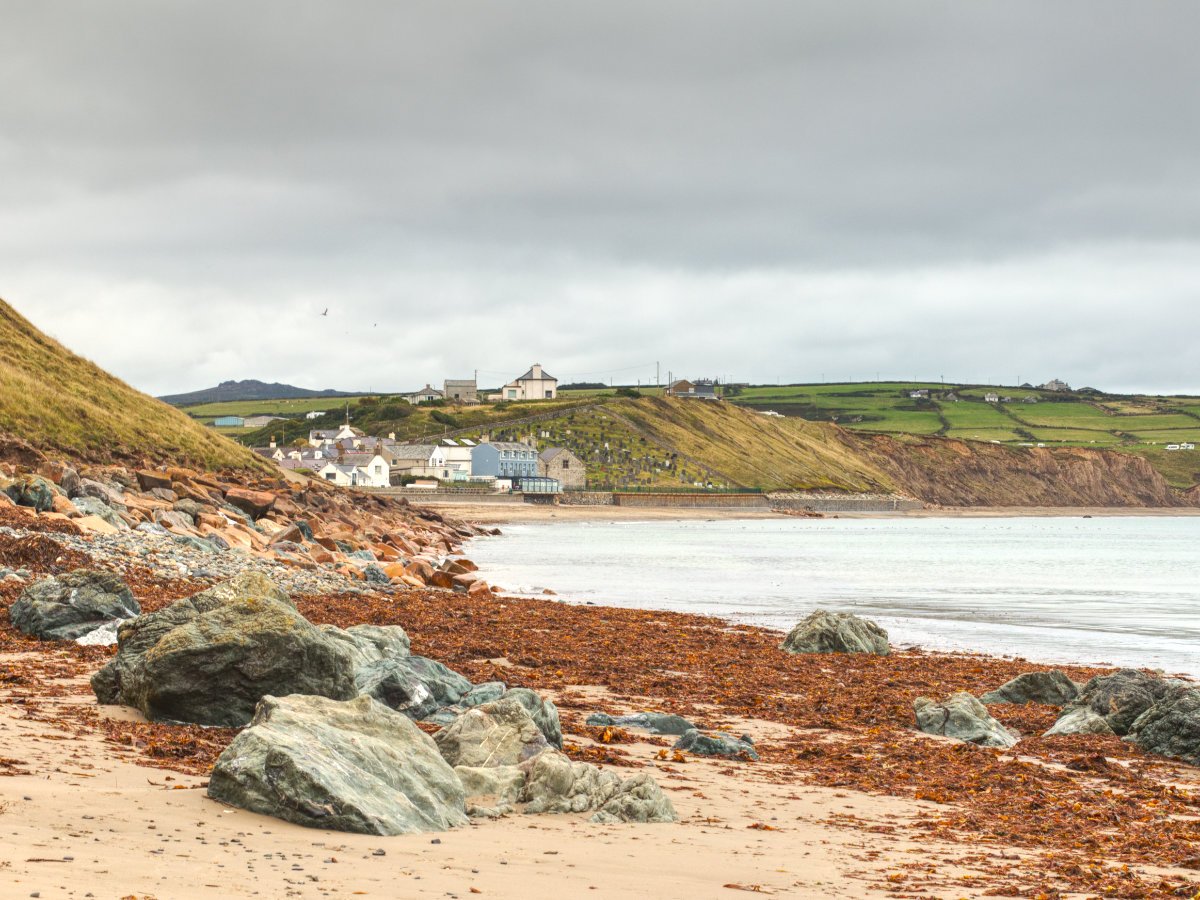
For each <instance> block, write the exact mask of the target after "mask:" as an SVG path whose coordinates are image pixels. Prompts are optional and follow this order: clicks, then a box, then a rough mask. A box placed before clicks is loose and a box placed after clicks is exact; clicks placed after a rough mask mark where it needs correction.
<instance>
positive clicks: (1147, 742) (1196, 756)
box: [1125, 686, 1200, 766]
mask: <svg viewBox="0 0 1200 900" xmlns="http://www.w3.org/2000/svg"><path fill="white" fill-rule="evenodd" d="M1125 740H1127V741H1131V742H1132V743H1135V744H1137V745H1138V746H1139V747H1141V748H1142V749H1143V750H1147V751H1149V752H1150V753H1157V754H1158V755H1159V756H1170V757H1173V758H1174V759H1181V760H1183V761H1184V762H1186V763H1191V764H1192V765H1193V766H1200V688H1196V687H1191V686H1186V687H1185V686H1177V687H1174V688H1173V689H1172V690H1171V692H1170V693H1169V694H1168V695H1167V696H1166V697H1164V698H1163V699H1162V700H1159V701H1158V702H1157V703H1155V704H1154V705H1153V706H1152V707H1150V708H1149V709H1148V710H1146V711H1145V712H1144V713H1142V714H1141V715H1140V716H1138V718H1137V720H1136V721H1135V722H1134V723H1133V725H1132V726H1131V727H1130V729H1129V736H1128V737H1127V738H1125Z"/></svg>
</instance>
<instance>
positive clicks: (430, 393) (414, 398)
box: [404, 384, 446, 406]
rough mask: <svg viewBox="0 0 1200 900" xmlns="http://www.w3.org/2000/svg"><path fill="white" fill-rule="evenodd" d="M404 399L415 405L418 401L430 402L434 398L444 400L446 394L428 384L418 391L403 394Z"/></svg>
mask: <svg viewBox="0 0 1200 900" xmlns="http://www.w3.org/2000/svg"><path fill="white" fill-rule="evenodd" d="M404 399H405V400H407V401H408V402H409V403H411V404H413V405H414V406H416V405H417V404H418V403H431V402H432V401H434V400H445V399H446V395H445V394H443V393H442V392H441V391H439V390H438V389H437V388H435V387H433V386H432V385H430V384H426V385H425V387H423V388H421V389H420V390H419V391H413V393H411V394H405V395H404Z"/></svg>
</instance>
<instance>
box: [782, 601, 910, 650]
mask: <svg viewBox="0 0 1200 900" xmlns="http://www.w3.org/2000/svg"><path fill="white" fill-rule="evenodd" d="M780 649H781V650H784V651H786V652H787V653H873V654H875V655H877V656H887V655H888V653H889V648H888V635H887V632H886V631H884V630H883V629H882V628H880V627H879V626H878V625H876V624H875V623H874V622H872V621H870V620H869V619H862V618H859V617H858V616H854V615H851V614H850V613H834V612H829V611H827V610H824V609H818V610H816V611H815V612H813V613H811V614H810V615H809V616H808V618H806V619H805V620H804V621H802V622H800V624H798V625H797V626H796V627H795V628H793V629H792V630H791V631H790V632H789V633H788V636H787V637H786V638H784V640H783V643H782V644H781V645H780Z"/></svg>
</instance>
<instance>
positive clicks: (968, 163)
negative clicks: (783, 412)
mask: <svg viewBox="0 0 1200 900" xmlns="http://www.w3.org/2000/svg"><path fill="white" fill-rule="evenodd" d="M11 6H12V9H9V10H6V27H5V29H4V30H3V31H2V32H0V83H3V84H5V85H6V86H7V87H6V89H5V90H3V91H2V92H0V169H2V170H3V171H4V172H5V173H6V177H4V178H3V179H2V180H0V266H2V267H3V270H4V271H6V272H7V273H8V278H7V283H4V284H2V285H0V292H2V293H3V295H4V296H6V297H7V299H9V300H10V301H12V302H14V303H15V304H16V305H17V306H18V307H19V308H21V309H23V310H24V311H26V312H27V313H29V314H30V315H31V316H32V317H33V318H34V319H35V320H36V321H38V322H39V324H43V325H47V326H48V327H50V328H51V330H54V331H55V332H56V333H58V334H59V336H60V337H62V338H63V339H64V340H67V341H68V342H69V343H71V344H72V345H73V346H75V347H77V348H78V349H80V350H81V351H83V352H85V353H87V354H88V355H90V356H93V357H94V358H96V359H97V361H99V362H101V363H102V364H105V365H108V366H110V367H111V368H113V369H114V370H116V371H117V372H118V373H119V374H122V375H123V376H124V377H126V378H129V379H130V380H132V381H134V382H135V383H136V384H138V385H139V386H141V387H144V388H146V389H148V390H152V391H156V392H162V391H167V390H177V389H188V388H193V387H197V386H199V385H200V384H204V383H207V382H210V381H213V380H219V379H224V378H229V377H262V378H268V379H271V380H274V379H280V380H294V381H298V382H300V383H303V384H306V385H315V384H320V385H331V386H338V387H350V388H358V387H367V386H373V387H376V388H382V389H401V388H410V387H413V386H419V384H421V383H423V382H424V381H425V380H427V379H429V380H436V379H438V378H439V377H442V376H445V375H451V374H454V373H461V372H463V371H470V370H471V369H474V368H476V367H479V368H483V369H485V370H497V371H507V370H508V369H510V368H511V369H514V371H513V372H512V374H514V375H515V374H517V370H520V369H522V368H523V367H524V366H525V365H527V364H528V362H530V361H531V359H532V358H538V359H540V360H541V361H542V362H543V363H545V364H546V365H547V367H548V368H550V369H551V371H555V370H556V369H557V370H559V371H561V372H566V373H573V372H580V373H583V372H588V373H592V372H596V371H606V370H607V371H614V370H622V369H626V368H627V367H629V366H632V365H642V364H644V363H646V362H648V361H652V360H656V359H662V360H663V362H664V364H670V365H671V366H672V367H673V368H674V369H675V370H676V371H695V372H701V371H707V372H710V373H711V374H730V375H737V376H740V377H744V378H752V379H756V380H757V379H762V380H774V379H775V378H776V377H777V376H778V377H783V378H785V379H788V380H792V379H794V380H805V379H810V378H816V377H819V375H820V373H821V372H822V371H824V372H826V373H827V374H830V375H831V377H833V373H835V372H840V373H841V375H840V376H838V377H845V376H846V375H857V376H858V377H873V376H874V373H875V371H876V370H879V371H881V372H882V374H884V375H888V374H892V375H898V376H901V375H907V374H912V375H919V376H922V377H930V376H931V375H933V374H940V373H943V372H944V373H945V374H947V376H948V377H952V376H951V371H953V370H958V371H959V372H961V373H962V374H960V375H959V376H957V377H964V378H966V377H981V378H983V377H989V375H993V374H994V375H995V376H997V377H998V376H1000V375H1002V374H1004V371H1003V370H1005V369H1006V368H1008V369H1013V368H1017V366H1016V365H1013V364H1014V363H1019V364H1020V369H1021V371H1022V373H1027V374H1028V375H1029V376H1030V377H1037V378H1039V379H1040V378H1046V377H1050V376H1051V375H1053V374H1057V375H1060V376H1062V377H1067V378H1069V379H1070V380H1072V381H1088V382H1092V383H1097V384H1099V385H1100V386H1103V387H1111V388H1146V389H1170V388H1176V389H1189V390H1200V384H1197V383H1196V378H1195V376H1194V375H1193V374H1192V371H1193V367H1191V366H1190V364H1188V363H1186V362H1185V361H1184V359H1185V358H1186V352H1187V351H1186V348H1185V347H1181V346H1180V335H1186V334H1188V333H1189V332H1190V333H1195V331H1196V327H1197V325H1200V314H1198V313H1197V312H1195V309H1196V308H1197V303H1196V301H1197V299H1200V298H1197V296H1196V295H1197V293H1198V290H1197V285H1200V281H1198V280H1197V278H1198V276H1200V263H1198V262H1196V261H1195V260H1196V259H1197V256H1198V255H1197V254H1196V253H1195V250H1196V244H1197V242H1198V241H1200V203H1198V202H1197V201H1198V200H1200V196H1198V195H1200V171H1198V170H1200V153H1197V150H1198V149H1200V104H1196V103H1195V102H1194V97H1193V94H1194V85H1195V84H1196V83H1198V82H1200V57H1198V56H1197V55H1196V54H1195V53H1194V50H1193V47H1192V44H1193V42H1194V35H1195V34H1196V33H1197V26H1198V25H1200V8H1197V7H1195V6H1193V5H1190V4H1179V3H1168V2H1148V3H1143V4H1138V5H1137V6H1136V7H1134V6H1130V5H1129V4H1126V3H1115V2H1082V0H1071V2H1063V3H1056V4H1054V5H1051V6H1047V5H1044V4H1037V5H1034V4H1020V3H1018V4H1013V3H999V2H994V3H971V4H963V3H958V2H949V0H946V2H917V3H894V2H876V3H857V4H846V3H835V2H823V3H795V2H739V3H736V4H735V3H705V4H696V3H683V2H654V3H632V2H610V3H606V4H602V5H600V4H566V3H561V2H548V0H547V2H514V3H506V4H496V3H484V2H457V3H446V2H419V3H405V4H393V3H384V2H349V3H340V4H319V3H299V4H297V3H287V4H284V3H256V4H219V3H218V4H213V3H207V4H201V3H182V4H172V5H170V6H169V7H168V6H163V5H162V4H158V3H150V2H136V3H135V2H117V3H114V4H106V5H105V6H104V7H103V8H101V7H99V6H96V5H95V4H90V3H84V2H76V3H66V2H64V3H53V4H50V3H47V4H11ZM1130 271H1135V272H1136V273H1137V278H1136V280H1131V279H1130V278H1129V277H1128V273H1129V272H1130ZM998 286H1007V288H1008V291H1009V293H1007V294H1003V293H1001V292H998V290H997V287H998ZM327 305H328V306H332V307H333V308H334V309H335V310H336V311H338V314H339V316H340V318H339V319H338V325H337V327H330V328H327V329H326V330H321V329H322V328H323V327H324V326H325V323H315V322H314V321H313V319H314V317H315V313H316V312H318V311H319V310H320V309H321V308H324V306H327ZM97 307H99V308H102V309H107V310H109V312H110V314H109V315H107V316H105V317H103V319H102V320H98V318H97V314H96V313H95V311H94V310H95V309H96V308H97ZM376 326H377V327H376ZM164 332H165V333H171V334H174V335H177V336H178V339H179V340H181V341H185V342H187V343H186V346H185V348H184V352H182V353H181V352H179V348H175V350H174V352H164V351H162V350H161V348H159V347H158V345H156V344H153V341H154V336H155V335H158V334H162V333H164ZM147 342H150V343H151V346H147ZM1132 342H1136V343H1132ZM1159 348H1178V349H1179V352H1180V353H1181V357H1180V358H1176V357H1174V356H1173V355H1172V354H1171V353H1162V352H1159ZM552 364H553V365H552ZM972 368H979V369H984V370H986V369H994V370H997V371H995V372H994V373H989V372H987V371H978V372H976V371H970V372H967V371H964V370H967V369H972ZM1067 369H1070V371H1067ZM556 374H558V373H557V372H556ZM649 374H651V372H649V371H648V372H647V374H646V377H649ZM1014 374H1015V373H1014Z"/></svg>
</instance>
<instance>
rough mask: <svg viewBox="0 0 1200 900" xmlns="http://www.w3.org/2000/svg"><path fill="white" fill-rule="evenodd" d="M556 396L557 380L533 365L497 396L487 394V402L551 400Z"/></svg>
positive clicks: (536, 364)
mask: <svg viewBox="0 0 1200 900" xmlns="http://www.w3.org/2000/svg"><path fill="white" fill-rule="evenodd" d="M557 396H558V379H557V378H555V377H554V376H553V375H551V374H550V373H549V372H547V371H546V370H545V369H543V368H542V364H541V363H534V364H533V365H532V366H530V368H529V371H528V372H526V373H525V374H524V375H522V376H521V377H520V378H517V379H515V380H514V381H510V382H509V383H508V384H506V385H504V387H502V388H501V389H500V392H499V393H497V394H489V395H488V399H489V400H553V399H554V398H555V397H557Z"/></svg>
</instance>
